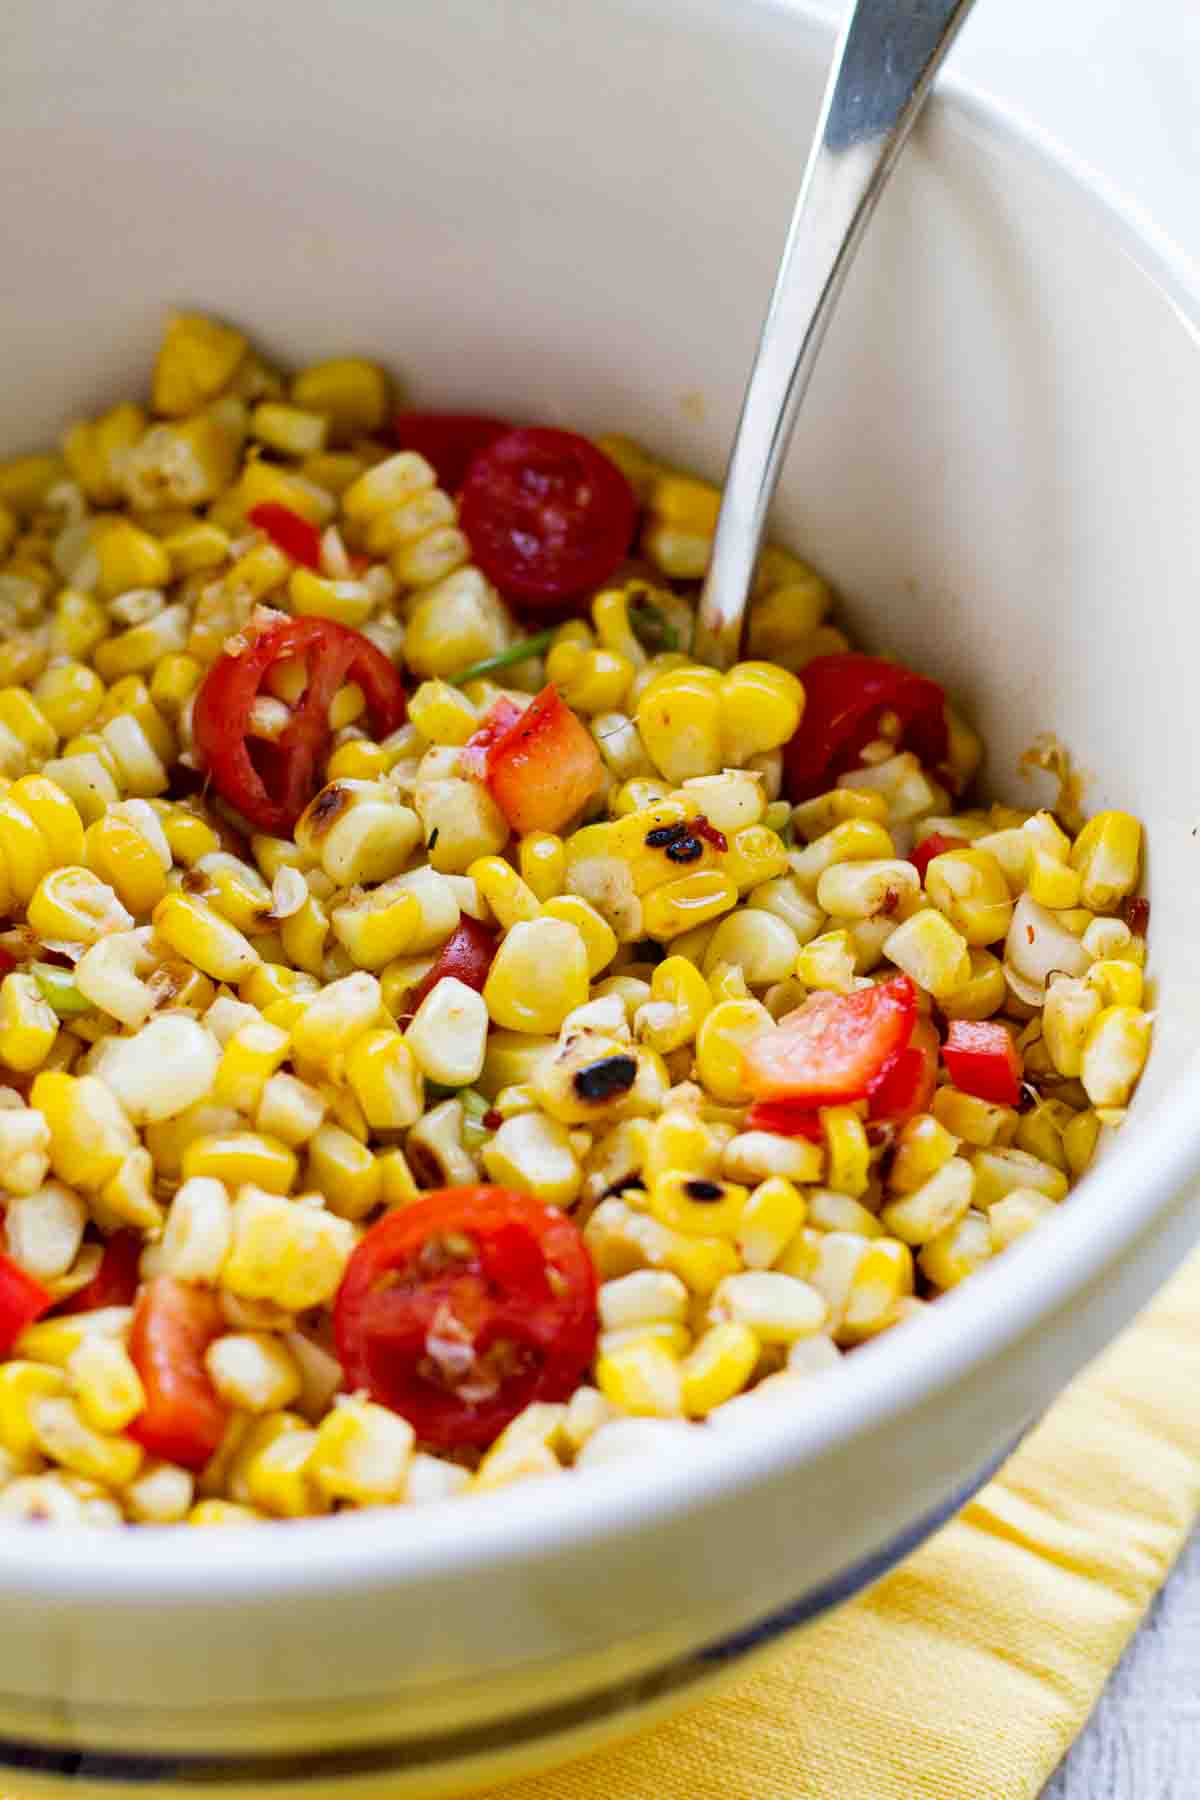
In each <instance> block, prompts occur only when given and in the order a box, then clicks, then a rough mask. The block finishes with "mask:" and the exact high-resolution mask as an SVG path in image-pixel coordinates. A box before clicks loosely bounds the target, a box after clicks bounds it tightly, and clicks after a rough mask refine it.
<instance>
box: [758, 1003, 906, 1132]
mask: <svg viewBox="0 0 1200 1800" xmlns="http://www.w3.org/2000/svg"><path fill="white" fill-rule="evenodd" d="M916 1017H917V991H916V989H915V987H914V986H913V984H912V982H911V981H910V980H909V978H908V976H907V975H896V976H893V977H892V978H891V979H889V980H887V981H880V982H876V983H875V984H874V985H873V986H872V987H868V988H858V989H856V990H855V992H854V993H851V994H829V993H818V994H810V995H809V997H808V999H807V1000H806V1001H805V1002H804V1004H803V1005H802V1006H798V1007H797V1008H796V1010H795V1011H794V1012H790V1013H788V1014H786V1015H785V1017H784V1018H782V1019H781V1020H780V1021H779V1023H778V1024H777V1025H775V1026H773V1027H772V1028H771V1030H769V1031H764V1032H763V1034H762V1036H761V1037H758V1038H755V1039H754V1041H753V1042H752V1043H751V1044H750V1045H749V1046H748V1048H747V1050H746V1052H745V1058H744V1072H745V1079H746V1084H747V1086H748V1087H749V1089H750V1091H751V1093H752V1094H753V1095H754V1097H755V1099H756V1100H786V1101H790V1102H792V1103H794V1104H799V1105H802V1106H806V1107H822V1106H840V1105H844V1104H847V1103H848V1102H850V1101H852V1100H865V1099H867V1098H868V1097H869V1095H870V1093H871V1090H872V1088H873V1086H874V1085H875V1084H876V1083H877V1082H878V1081H880V1080H881V1079H882V1078H883V1076H885V1075H886V1074H887V1073H888V1071H889V1070H890V1069H891V1068H892V1066H893V1065H894V1064H895V1062H896V1061H897V1060H898V1058H899V1056H900V1054H901V1052H902V1051H903V1050H904V1049H905V1048H906V1047H907V1045H908V1044H909V1042H910V1040H911V1038H912V1034H913V1026H914V1024H915V1022H916Z"/></svg>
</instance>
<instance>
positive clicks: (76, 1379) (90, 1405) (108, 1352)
mask: <svg viewBox="0 0 1200 1800" xmlns="http://www.w3.org/2000/svg"><path fill="white" fill-rule="evenodd" d="M67 1375H68V1377H69V1379H70V1382H71V1388H72V1391H73V1393H74V1396H75V1400H76V1403H77V1405H78V1407H79V1411H80V1414H81V1415H82V1417H83V1420H84V1422H85V1423H86V1424H87V1425H90V1426H91V1427H92V1429H93V1430H95V1431H102V1432H111V1431H124V1429H125V1427H126V1426H127V1425H128V1424H130V1423H131V1422H132V1421H133V1420H134V1419H136V1417H137V1415H138V1414H139V1413H140V1412H141V1411H142V1410H143V1408H144V1407H145V1404H146V1393H145V1389H144V1388H143V1387H142V1382H141V1377H140V1376H139V1374H138V1372H137V1370H136V1369H135V1367H134V1365H133V1362H132V1360H131V1358H130V1355H129V1352H128V1350H126V1348H125V1346H124V1344H123V1343H121V1341H120V1339H119V1338H109V1337H98V1336H92V1337H85V1338H84V1339H83V1341H82V1342H81V1343H80V1344H79V1346H78V1348H77V1349H75V1350H73V1351H72V1352H71V1355H70V1357H69V1358H68V1359H67Z"/></svg>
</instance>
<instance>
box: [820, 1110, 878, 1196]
mask: <svg viewBox="0 0 1200 1800" xmlns="http://www.w3.org/2000/svg"><path fill="white" fill-rule="evenodd" d="M819 1117H820V1120H821V1131H822V1134H823V1136H824V1139H825V1153H826V1156H827V1158H828V1166H827V1171H826V1176H825V1181H826V1185H827V1186H828V1187H831V1188H834V1189H836V1191H837V1192H838V1193H839V1194H849V1195H851V1196H852V1197H854V1196H857V1195H859V1194H863V1193H865V1192H866V1189H867V1184H868V1182H869V1181H870V1178H871V1148H870V1145H869V1144H868V1142H867V1130H866V1126H865V1125H864V1124H863V1122H862V1119H861V1118H860V1117H859V1112H858V1108H857V1107H854V1106H823V1107H822V1108H821V1111H820V1114H819Z"/></svg>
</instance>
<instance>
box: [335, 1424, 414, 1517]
mask: <svg viewBox="0 0 1200 1800" xmlns="http://www.w3.org/2000/svg"><path fill="white" fill-rule="evenodd" d="M413 1442H414V1434H413V1429H412V1426H411V1425H410V1424H409V1423H408V1421H407V1419H401V1418H399V1417H398V1416H397V1415H396V1414H395V1413H394V1412H391V1411H389V1409H388V1408H387V1407H386V1406H376V1405H374V1404H373V1403H372V1402H370V1401H368V1400H360V1399H351V1398H347V1397H343V1398H342V1399H340V1400H338V1402H337V1403H336V1404H335V1405H334V1407H333V1409H332V1411H330V1412H328V1413H327V1414H326V1415H325V1417H324V1418H323V1419H322V1420H321V1423H320V1424H319V1426H318V1427H317V1440H316V1444H315V1446H314V1448H313V1453H312V1458H311V1462H310V1464H309V1468H310V1472H311V1474H312V1476H313V1479H314V1480H315V1481H316V1482H317V1483H318V1485H319V1486H320V1487H321V1488H322V1490H323V1491H324V1492H325V1493H326V1494H327V1495H328V1497H329V1498H330V1499H331V1500H349V1501H351V1502H353V1504H354V1505H356V1506H382V1505H386V1504H388V1503H389V1502H394V1501H396V1500H399V1499H400V1498H401V1497H402V1495H403V1493H404V1486H405V1481H406V1479H407V1475H408V1469H409V1464H410V1463H411V1461H412V1454H413Z"/></svg>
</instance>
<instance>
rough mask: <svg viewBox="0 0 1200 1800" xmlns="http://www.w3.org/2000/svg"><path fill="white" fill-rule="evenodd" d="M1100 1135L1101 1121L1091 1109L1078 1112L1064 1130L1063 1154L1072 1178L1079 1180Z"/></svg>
mask: <svg viewBox="0 0 1200 1800" xmlns="http://www.w3.org/2000/svg"><path fill="white" fill-rule="evenodd" d="M1099 1136H1100V1121H1099V1119H1098V1118H1097V1117H1096V1114H1095V1113H1094V1112H1091V1111H1088V1112H1080V1113H1076V1114H1075V1117H1074V1118H1073V1119H1072V1120H1071V1122H1070V1124H1069V1125H1068V1126H1067V1128H1066V1130H1065V1131H1064V1132H1063V1140H1062V1141H1063V1154H1064V1155H1065V1157H1066V1159H1067V1167H1068V1169H1069V1170H1070V1171H1071V1178H1072V1180H1074V1181H1078V1180H1079V1177H1080V1176H1081V1175H1082V1174H1083V1172H1084V1170H1085V1169H1086V1168H1087V1166H1088V1164H1089V1163H1090V1162H1091V1160H1092V1157H1093V1156H1094V1155H1095V1153H1096V1142H1097V1139H1098V1138H1099Z"/></svg>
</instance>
